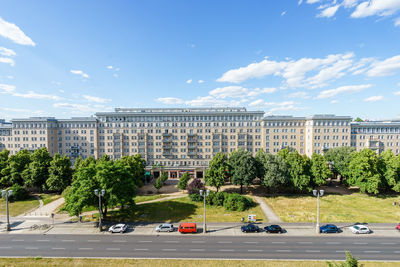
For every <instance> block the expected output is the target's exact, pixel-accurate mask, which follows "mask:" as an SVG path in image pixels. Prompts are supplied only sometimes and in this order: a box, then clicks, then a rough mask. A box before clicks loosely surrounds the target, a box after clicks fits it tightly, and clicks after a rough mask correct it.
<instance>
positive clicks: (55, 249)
mask: <svg viewBox="0 0 400 267" xmlns="http://www.w3.org/2000/svg"><path fill="white" fill-rule="evenodd" d="M51 249H54V250H56V249H65V248H51Z"/></svg>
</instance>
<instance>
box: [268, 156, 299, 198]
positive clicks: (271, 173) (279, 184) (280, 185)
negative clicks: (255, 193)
mask: <svg viewBox="0 0 400 267" xmlns="http://www.w3.org/2000/svg"><path fill="white" fill-rule="evenodd" d="M263 162H264V163H263V164H264V169H265V172H264V177H263V178H262V184H263V185H265V186H266V187H268V188H270V189H271V190H272V191H275V192H277V191H281V190H282V189H288V188H289V187H292V185H291V179H290V174H289V166H288V164H287V163H286V161H285V160H283V159H282V158H281V157H280V156H275V155H271V154H266V155H265V157H264V159H263Z"/></svg>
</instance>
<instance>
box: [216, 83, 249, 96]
mask: <svg viewBox="0 0 400 267" xmlns="http://www.w3.org/2000/svg"><path fill="white" fill-rule="evenodd" d="M247 92H248V89H247V88H243V87H241V86H226V87H220V88H216V89H214V90H211V91H210V92H209V94H210V95H212V96H214V97H216V98H227V97H243V96H245V95H246V94H247Z"/></svg>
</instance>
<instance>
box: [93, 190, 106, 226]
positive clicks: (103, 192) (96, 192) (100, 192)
mask: <svg viewBox="0 0 400 267" xmlns="http://www.w3.org/2000/svg"><path fill="white" fill-rule="evenodd" d="M105 193H106V190H105V189H101V191H99V190H98V189H95V190H94V194H95V195H96V196H98V197H99V230H100V232H101V230H102V229H101V197H104V194H105Z"/></svg>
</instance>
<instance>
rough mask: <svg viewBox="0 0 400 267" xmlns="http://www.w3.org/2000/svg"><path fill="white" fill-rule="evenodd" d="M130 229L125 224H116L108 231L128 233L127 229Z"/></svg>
mask: <svg viewBox="0 0 400 267" xmlns="http://www.w3.org/2000/svg"><path fill="white" fill-rule="evenodd" d="M127 228H128V226H127V225H126V224H123V223H119V224H114V225H113V226H111V227H110V228H108V231H109V232H111V233H121V234H122V233H123V232H125V231H126V229H127Z"/></svg>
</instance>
